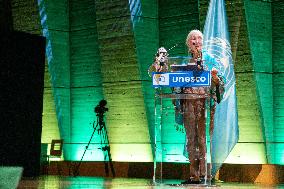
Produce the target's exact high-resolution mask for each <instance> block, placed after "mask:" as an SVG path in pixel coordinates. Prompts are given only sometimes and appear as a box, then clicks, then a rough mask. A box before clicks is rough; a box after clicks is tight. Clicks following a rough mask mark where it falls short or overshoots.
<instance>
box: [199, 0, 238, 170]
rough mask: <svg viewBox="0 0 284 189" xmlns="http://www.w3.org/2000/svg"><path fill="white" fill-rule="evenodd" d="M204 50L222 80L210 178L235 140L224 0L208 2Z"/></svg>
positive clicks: (232, 76) (232, 79)
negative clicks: (224, 80)
mask: <svg viewBox="0 0 284 189" xmlns="http://www.w3.org/2000/svg"><path fill="white" fill-rule="evenodd" d="M203 33H204V42H203V43H204V48H205V49H207V51H208V53H209V54H211V55H212V56H214V57H215V58H216V59H217V61H218V63H219V64H218V68H217V69H218V70H220V71H219V72H221V73H219V74H222V75H223V76H224V77H225V79H226V84H225V93H224V96H223V100H222V101H221V103H220V104H218V105H217V107H216V113H215V121H214V123H215V126H214V133H213V139H212V152H211V154H212V159H211V162H212V175H215V174H216V172H217V171H218V169H219V168H220V167H221V165H222V163H223V162H224V161H225V160H226V158H227V157H228V155H229V153H230V152H231V150H232V149H233V147H234V146H235V144H236V143H237V141H238V138H239V131H238V114H237V100H236V82H235V81H236V80H235V73H234V65H233V60H232V52H231V45H230V43H229V33H228V25H227V16H226V9H225V2H224V0H211V1H210V5H209V8H208V12H207V17H206V22H205V26H204V32H203Z"/></svg>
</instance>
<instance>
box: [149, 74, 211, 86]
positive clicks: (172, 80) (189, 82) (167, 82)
mask: <svg viewBox="0 0 284 189" xmlns="http://www.w3.org/2000/svg"><path fill="white" fill-rule="evenodd" d="M152 79H153V87H206V86H210V84H211V75H210V72H209V71H202V72H194V71H188V72H163V73H162V72H154V73H153V74H152Z"/></svg>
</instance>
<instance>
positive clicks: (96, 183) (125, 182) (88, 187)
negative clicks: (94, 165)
mask: <svg viewBox="0 0 284 189" xmlns="http://www.w3.org/2000/svg"><path fill="white" fill-rule="evenodd" d="M166 183H168V184H178V183H180V180H166ZM168 184H163V185H158V184H153V181H152V180H150V179H138V178H137V179H136V178H103V177H82V176H79V177H59V176H42V177H39V178H34V179H32V178H23V179H22V180H21V181H20V183H19V185H18V189H27V188H29V189H32V188H34V189H47V188H48V189H53V188H54V189H56V188H57V189H65V188H66V189H104V188H106V189H122V188H126V189H140V188H141V189H142V188H143V189H147V188H148V189H150V188H151V189H162V188H168V189H171V188H177V189H180V188H218V189H258V188H279V189H282V188H283V189H284V184H282V185H276V186H271V185H260V184H247V183H225V182H223V183H216V185H215V186H210V187H206V186H201V185H182V186H181V185H179V186H171V185H168Z"/></svg>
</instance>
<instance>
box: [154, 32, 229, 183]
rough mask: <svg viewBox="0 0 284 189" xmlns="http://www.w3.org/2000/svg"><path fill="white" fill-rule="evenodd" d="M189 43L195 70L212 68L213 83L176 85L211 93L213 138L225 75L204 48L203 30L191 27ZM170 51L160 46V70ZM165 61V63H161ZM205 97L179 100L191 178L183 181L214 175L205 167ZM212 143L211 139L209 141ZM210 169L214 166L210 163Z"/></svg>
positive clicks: (198, 93)
mask: <svg viewBox="0 0 284 189" xmlns="http://www.w3.org/2000/svg"><path fill="white" fill-rule="evenodd" d="M186 45H187V47H188V51H189V54H190V55H191V56H190V59H189V62H188V64H190V65H195V68H196V69H195V71H202V70H205V71H210V72H211V86H210V87H183V88H182V89H180V88H174V92H175V93H183V94H192V95H196V96H202V95H205V94H207V95H209V98H210V103H209V106H210V141H211V139H212V134H213V129H214V114H215V108H216V103H220V101H221V99H222V95H223V93H224V79H223V77H222V76H220V75H219V74H218V72H219V71H218V70H217V69H216V68H217V67H218V66H216V65H217V61H216V60H215V59H214V58H213V57H212V56H211V55H209V54H208V53H207V52H206V51H205V50H204V49H203V34H202V33H201V32H200V31H199V30H192V31H190V32H189V34H188V36H187V38H186ZM165 55H167V51H166V50H165V49H164V48H163V47H162V48H159V50H158V52H157V55H156V59H155V61H154V63H153V67H154V68H155V70H156V71H157V72H165V71H167V70H168V65H166V64H164V62H163V61H161V60H162V58H163V57H164V56H165ZM161 62H162V63H161ZM205 101H206V99H205V98H192V99H180V100H179V103H176V104H175V105H176V107H175V108H176V112H182V116H181V117H182V124H183V126H184V128H185V131H186V139H187V144H186V150H187V153H188V156H189V161H190V168H189V176H190V178H189V179H188V180H186V181H184V182H182V184H201V183H202V182H204V179H205V177H206V176H207V178H208V179H211V175H210V173H211V170H209V171H208V170H206V118H205V105H206V102H205ZM210 144H211V142H210ZM209 169H211V166H210V167H209Z"/></svg>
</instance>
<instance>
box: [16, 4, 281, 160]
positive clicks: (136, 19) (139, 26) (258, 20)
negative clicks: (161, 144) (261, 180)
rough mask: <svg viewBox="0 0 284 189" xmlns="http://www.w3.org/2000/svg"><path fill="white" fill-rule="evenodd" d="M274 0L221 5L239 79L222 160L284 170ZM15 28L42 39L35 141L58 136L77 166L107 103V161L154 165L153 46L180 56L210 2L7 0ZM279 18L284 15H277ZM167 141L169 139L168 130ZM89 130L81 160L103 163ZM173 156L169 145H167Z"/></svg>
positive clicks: (277, 10)
mask: <svg viewBox="0 0 284 189" xmlns="http://www.w3.org/2000/svg"><path fill="white" fill-rule="evenodd" d="M283 4H284V2H283V1H281V0H226V9H227V15H228V23H229V31H230V35H231V36H230V37H231V46H232V52H233V59H234V61H235V72H236V79H237V81H236V82H237V85H236V87H237V100H238V114H239V129H240V137H239V142H238V143H237V145H236V147H235V148H234V149H233V151H232V153H231V154H230V155H229V157H228V158H227V160H226V162H227V163H263V164H264V163H275V164H283V163H284V159H283V157H284V151H283V150H284V118H283V115H284V114H283V112H284V104H283V102H284V101H283V94H284V88H283V86H284V85H283V77H284V76H283V70H284V55H283V52H284V49H283V48H284V36H283V35H284V33H283V28H284V24H283V21H282V20H283V14H281V11H282V10H283V7H284V5H283ZM11 5H12V6H11V7H12V15H13V27H14V29H15V30H20V31H26V32H29V33H35V34H39V35H45V36H46V37H47V52H46V54H47V58H46V70H45V86H44V87H45V88H44V109H43V123H42V126H43V133H42V142H43V143H50V141H51V139H54V138H63V139H64V142H65V143H64V156H65V159H67V160H79V159H80V158H81V155H82V153H83V151H84V149H85V146H86V144H87V143H88V141H89V139H90V137H91V134H92V131H93V127H92V123H93V122H94V121H95V120H96V116H95V113H94V107H95V106H96V105H97V104H98V102H99V101H100V100H101V99H103V98H104V99H106V100H107V101H108V107H109V112H107V113H106V125H107V129H108V132H109V139H110V146H111V153H112V156H113V160H114V161H152V160H153V159H152V158H153V155H152V154H153V149H154V148H153V147H154V146H153V141H154V97H153V93H154V91H153V89H152V87H151V80H150V78H149V77H148V75H147V69H148V66H149V65H150V64H151V63H152V60H153V56H154V54H155V52H156V50H157V48H158V47H160V46H165V47H166V48H171V47H172V46H174V45H176V44H178V45H177V47H175V48H173V49H172V50H171V51H170V52H169V53H170V55H185V54H187V52H186V47H185V45H184V40H185V37H186V35H187V33H188V31H189V30H191V29H195V28H197V29H201V30H202V29H203V25H204V21H205V16H206V11H207V7H208V0H187V1H185V0H184V1H183V0H182V1H176V0H165V1H158V2H157V1H155V0H141V1H138V0H129V1H128V0H123V1H119V0H116V1H112V4H109V3H107V1H104V0H96V1H88V0H81V1H76V0H61V1H57V0H39V1H38V3H37V2H35V1H32V0H12V1H11ZM282 12H283V11H282ZM167 128H168V131H169V132H168V142H169V143H171V144H173V147H174V145H175V144H177V143H179V142H183V141H184V135H182V134H179V135H178V136H179V138H178V139H176V138H174V137H173V135H172V134H171V133H172V132H175V128H174V126H172V125H168V126H167ZM99 147H100V138H99V136H98V134H97V133H96V134H95V136H94V138H93V140H92V144H91V146H90V149H89V150H87V153H86V156H85V158H84V160H87V161H97V160H103V153H102V152H101V150H100V149H98V148H99ZM173 149H174V148H173Z"/></svg>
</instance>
